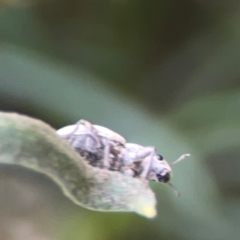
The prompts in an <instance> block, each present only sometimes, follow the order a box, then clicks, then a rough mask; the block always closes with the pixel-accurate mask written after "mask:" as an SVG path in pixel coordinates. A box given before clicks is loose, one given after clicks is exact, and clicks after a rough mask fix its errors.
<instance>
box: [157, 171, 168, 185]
mask: <svg viewBox="0 0 240 240" xmlns="http://www.w3.org/2000/svg"><path fill="white" fill-rule="evenodd" d="M157 178H158V181H159V182H164V183H167V182H169V181H170V174H169V173H167V174H165V175H164V176H163V175H161V174H157Z"/></svg>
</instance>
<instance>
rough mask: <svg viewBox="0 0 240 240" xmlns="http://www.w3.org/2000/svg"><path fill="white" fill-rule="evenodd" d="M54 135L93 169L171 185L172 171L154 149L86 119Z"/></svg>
mask: <svg viewBox="0 0 240 240" xmlns="http://www.w3.org/2000/svg"><path fill="white" fill-rule="evenodd" d="M57 135H59V136H60V137H61V138H64V139H66V140H67V141H68V142H69V143H70V145H71V146H72V147H73V148H74V149H75V150H76V151H77V152H78V153H79V154H80V155H81V156H82V157H83V158H84V159H85V160H86V161H87V162H88V163H89V164H90V165H92V166H94V167H99V168H105V169H108V170H111V171H119V172H121V173H123V174H125V175H128V176H131V177H135V178H141V179H144V180H151V181H158V182H163V183H168V184H170V179H171V176H172V168H171V166H170V165H169V164H168V162H167V161H166V160H165V159H164V158H163V156H162V155H159V154H157V153H156V150H155V148H154V147H144V146H141V145H138V144H134V143H127V142H126V140H125V139H124V137H122V136H121V135H119V134H118V133H116V132H114V131H112V130H110V129H108V128H105V127H102V126H98V125H93V124H91V123H90V122H88V121H86V120H80V121H79V122H77V123H76V124H75V125H69V126H66V127H63V128H61V129H59V130H57ZM187 156H190V154H183V155H182V156H180V158H178V159H177V160H176V161H175V162H174V163H177V162H179V161H181V160H183V159H184V158H185V157H187ZM174 163H173V164H174ZM170 185H171V184H170ZM171 186H172V185H171ZM172 187H173V186H172ZM177 194H178V192H177Z"/></svg>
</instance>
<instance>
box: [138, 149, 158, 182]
mask: <svg viewBox="0 0 240 240" xmlns="http://www.w3.org/2000/svg"><path fill="white" fill-rule="evenodd" d="M154 155H155V149H154V148H152V147H145V148H144V150H143V151H142V152H140V153H139V155H138V157H139V158H141V159H142V163H141V165H142V167H143V171H142V173H141V174H140V177H142V178H145V179H146V178H147V176H148V174H149V170H150V168H151V165H152V161H153V158H154Z"/></svg>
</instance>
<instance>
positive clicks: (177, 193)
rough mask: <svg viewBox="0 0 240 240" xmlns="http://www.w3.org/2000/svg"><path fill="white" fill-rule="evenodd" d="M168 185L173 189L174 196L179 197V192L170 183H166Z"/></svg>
mask: <svg viewBox="0 0 240 240" xmlns="http://www.w3.org/2000/svg"><path fill="white" fill-rule="evenodd" d="M168 185H169V186H170V187H171V188H172V189H173V191H174V193H175V194H176V196H177V197H180V192H179V191H178V190H177V189H176V188H175V187H174V186H173V185H172V184H171V183H170V182H168Z"/></svg>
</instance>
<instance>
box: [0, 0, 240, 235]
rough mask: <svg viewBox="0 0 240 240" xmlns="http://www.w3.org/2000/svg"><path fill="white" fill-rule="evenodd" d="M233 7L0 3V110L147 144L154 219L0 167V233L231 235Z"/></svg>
mask: <svg viewBox="0 0 240 240" xmlns="http://www.w3.org/2000/svg"><path fill="white" fill-rule="evenodd" d="M239 65H240V2H239V1H236V0H228V1H227V0H208V1H206V0H185V1H178V0H148V1H146V0H108V1H99V0H69V1H64V0H1V1H0V110H4V111H15V112H19V113H23V114H27V115H29V116H32V117H36V118H39V119H42V120H43V121H45V122H47V123H49V124H50V125H52V126H53V127H54V128H60V127H62V126H65V125H68V124H72V123H75V122H76V121H78V120H79V119H81V118H83V119H87V120H89V121H91V122H93V123H95V124H98V125H103V126H106V127H108V128H110V129H112V130H115V131H116V132H118V133H120V134H122V135H123V136H125V138H126V139H127V140H128V141H129V142H135V143H138V144H142V145H146V146H147V145H148V146H149V145H150V146H156V148H157V150H158V152H159V153H160V154H162V155H163V156H164V157H165V158H166V159H167V160H168V161H170V162H171V161H173V160H175V159H176V158H177V157H178V156H180V155H181V154H183V153H188V152H190V153H191V155H192V157H191V158H189V159H186V160H185V161H184V162H182V163H181V164H178V165H176V166H174V169H173V171H174V178H173V180H172V183H173V184H174V185H175V186H176V188H177V189H179V191H180V192H181V197H180V198H177V197H176V196H175V195H174V193H173V191H172V189H171V188H169V186H167V185H166V186H165V185H163V184H157V183H151V187H152V188H153V189H154V191H155V193H156V196H157V200H158V216H157V217H156V218H155V219H153V220H149V219H145V218H143V217H140V216H138V215H136V214H133V213H132V214H131V213H99V212H93V211H89V210H86V209H83V208H81V207H78V206H76V205H74V204H73V203H72V202H71V201H70V200H69V199H67V198H66V197H65V196H63V194H62V193H61V190H60V189H59V187H58V186H56V185H55V184H54V183H53V182H52V181H51V180H50V179H48V178H47V177H46V176H43V175H41V174H37V173H34V172H32V171H30V170H26V169H24V168H20V167H12V166H11V167H10V166H1V167H0V239H1V240H76V239H81V240H110V239H114V240H118V239H132V240H135V239H136V240H145V239H151V240H155V239H156V240H157V239H158V240H159V239H161V240H170V239H175V240H181V239H186V240H188V239H189V240H190V239H194V240H195V239H196V240H198V239H199V240H225V239H240V228H239V226H240V162H239V161H240V149H239V146H240V68H239Z"/></svg>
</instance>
